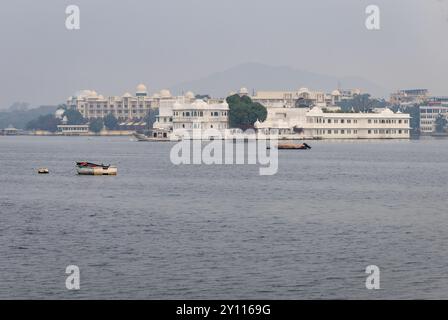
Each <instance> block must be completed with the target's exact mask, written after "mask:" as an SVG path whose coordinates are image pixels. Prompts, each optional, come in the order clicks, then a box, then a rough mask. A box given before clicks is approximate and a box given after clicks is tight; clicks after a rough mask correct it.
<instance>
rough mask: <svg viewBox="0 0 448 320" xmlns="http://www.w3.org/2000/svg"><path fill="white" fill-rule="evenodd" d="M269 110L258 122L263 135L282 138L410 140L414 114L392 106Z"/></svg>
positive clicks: (257, 126) (256, 126)
mask: <svg viewBox="0 0 448 320" xmlns="http://www.w3.org/2000/svg"><path fill="white" fill-rule="evenodd" d="M273 109H275V108H271V109H270V110H268V117H267V119H266V121H264V122H259V121H257V122H256V123H255V128H256V129H257V131H258V132H261V133H263V134H266V135H269V134H278V135H279V138H280V139H282V138H284V139H294V138H304V139H409V138H410V129H411V128H410V115H409V114H404V113H401V112H397V113H394V112H393V111H392V110H390V109H388V108H384V109H381V110H379V109H377V110H376V112H372V113H343V112H324V110H323V109H322V108H321V107H318V106H315V107H313V108H312V109H304V108H290V109H287V108H285V109H281V110H279V112H276V110H273Z"/></svg>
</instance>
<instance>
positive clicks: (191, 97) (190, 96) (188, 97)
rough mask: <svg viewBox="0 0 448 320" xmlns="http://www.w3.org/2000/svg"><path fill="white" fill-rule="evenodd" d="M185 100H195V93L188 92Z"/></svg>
mask: <svg viewBox="0 0 448 320" xmlns="http://www.w3.org/2000/svg"><path fill="white" fill-rule="evenodd" d="M185 98H187V99H193V98H194V93H193V92H191V91H188V92H187V93H186V94H185Z"/></svg>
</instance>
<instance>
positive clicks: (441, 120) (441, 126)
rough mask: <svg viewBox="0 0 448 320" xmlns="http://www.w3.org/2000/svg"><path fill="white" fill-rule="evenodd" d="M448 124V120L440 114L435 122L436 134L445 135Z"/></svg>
mask: <svg viewBox="0 0 448 320" xmlns="http://www.w3.org/2000/svg"><path fill="white" fill-rule="evenodd" d="M447 124H448V120H446V118H445V117H444V116H443V115H442V114H439V115H438V116H437V118H436V120H435V125H436V127H435V132H436V133H445V132H446V127H447Z"/></svg>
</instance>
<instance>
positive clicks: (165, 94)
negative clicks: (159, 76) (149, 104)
mask: <svg viewBox="0 0 448 320" xmlns="http://www.w3.org/2000/svg"><path fill="white" fill-rule="evenodd" d="M160 96H161V97H162V98H170V97H171V92H170V91H169V90H168V89H163V90H160Z"/></svg>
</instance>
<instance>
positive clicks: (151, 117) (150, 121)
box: [143, 108, 159, 130]
mask: <svg viewBox="0 0 448 320" xmlns="http://www.w3.org/2000/svg"><path fill="white" fill-rule="evenodd" d="M158 115H159V108H154V109H150V110H149V111H148V113H147V114H146V116H145V117H144V118H143V121H144V122H145V123H146V128H147V129H148V130H150V129H152V128H153V126H154V122H156V117H157V116H158Z"/></svg>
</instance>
